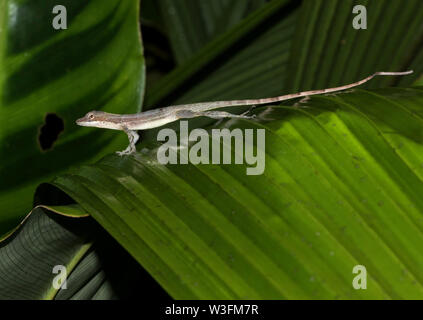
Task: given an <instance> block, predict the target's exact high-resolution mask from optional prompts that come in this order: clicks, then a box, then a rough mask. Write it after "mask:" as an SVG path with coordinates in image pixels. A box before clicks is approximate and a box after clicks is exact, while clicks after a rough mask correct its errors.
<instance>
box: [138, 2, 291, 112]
mask: <svg viewBox="0 0 423 320" xmlns="http://www.w3.org/2000/svg"><path fill="white" fill-rule="evenodd" d="M292 10H293V8H292V5H291V2H290V1H289V0H274V1H270V2H269V3H267V4H265V5H263V6H262V7H260V8H259V9H257V10H255V11H254V12H252V13H251V14H250V15H248V16H247V17H246V18H245V19H243V20H242V21H241V22H240V23H238V24H236V25H235V26H234V27H232V28H230V29H229V30H228V31H226V32H224V33H223V34H221V35H219V36H216V37H215V38H213V40H211V41H210V42H208V43H207V44H206V45H204V46H203V47H201V49H199V50H198V51H197V52H196V53H195V55H193V56H192V57H191V58H190V59H189V60H187V61H186V62H185V63H183V64H181V65H180V66H178V67H177V68H175V70H173V71H172V72H171V73H169V74H168V75H167V76H165V77H164V78H162V79H160V81H157V83H155V85H154V86H153V87H152V88H151V89H150V90H149V92H147V94H146V101H145V105H146V107H147V108H152V107H157V106H158V105H159V104H164V105H166V104H167V105H169V101H174V100H176V99H175V96H176V97H177V98H178V96H179V95H181V93H185V90H182V88H183V87H184V86H185V87H187V86H188V87H192V86H193V84H194V85H195V84H197V83H198V82H199V79H198V78H196V77H197V76H200V80H205V79H207V78H208V76H209V74H210V72H209V70H214V71H216V69H220V70H217V71H216V73H217V74H218V75H216V78H217V77H218V76H219V77H223V72H225V69H223V68H222V67H225V68H226V67H227V66H228V65H230V62H231V61H234V62H235V65H234V68H232V71H231V72H230V73H229V72H227V73H225V74H226V76H227V77H231V76H232V77H234V78H238V76H239V75H241V76H242V75H243V73H244V72H245V71H246V70H245V69H241V68H240V67H241V62H243V63H245V65H243V67H246V68H251V70H250V73H249V74H248V75H247V77H246V78H245V79H246V80H251V79H254V76H263V75H266V71H268V70H269V69H270V68H272V70H273V71H274V72H275V69H278V68H279V69H278V70H277V71H279V73H276V77H277V78H276V79H272V78H271V77H270V76H269V77H268V78H266V80H270V79H272V81H275V80H276V82H274V83H276V84H273V85H272V86H276V85H278V83H277V80H279V79H280V78H281V73H283V72H284V62H285V61H286V59H287V57H285V56H284V53H285V51H286V50H287V49H289V42H290V37H289V35H291V34H292V31H293V30H291V23H292V20H291V21H287V22H285V21H282V20H283V19H284V18H285V17H286V11H287V12H288V14H289V13H291V12H292ZM268 20H269V21H268ZM254 31H256V32H257V33H256V34H255V33H254ZM272 31H274V33H272ZM277 31H280V33H279V34H278V33H277ZM266 32H268V34H267V35H266V34H265V33H266ZM269 34H272V36H271V37H270V36H269ZM277 40H279V41H281V40H282V41H283V42H282V43H280V42H279V43H277V42H276V41H277ZM285 41H287V42H285ZM263 44H265V45H266V47H265V48H264V49H263V48H261V47H260V45H263ZM271 44H274V45H275V49H273V48H272V46H271ZM237 45H238V47H237ZM249 45H251V46H254V48H252V49H251V50H249V49H247V48H246V47H247V46H249ZM242 48H245V50H242ZM269 48H272V49H270V53H269V57H271V58H272V60H271V61H270V63H269V64H263V63H262V61H260V59H258V60H251V61H249V62H248V59H247V58H251V54H254V53H255V54H257V53H258V54H260V55H261V54H262V53H265V52H266V49H268V50H269ZM234 53H235V55H236V54H239V56H236V57H235V58H234V59H233V60H231V59H228V58H227V57H228V56H227V55H229V57H232V55H234ZM272 53H273V54H272ZM225 54H227V55H225ZM219 58H220V59H221V61H220V62H219ZM257 58H259V57H257ZM281 61H282V63H281V65H278V63H279V62H281ZM204 71H205V73H203V74H202V75H201V74H200V73H201V72H204ZM263 73H264V74H263ZM212 76H214V75H212ZM273 76H275V74H273ZM213 78H214V77H213ZM216 78H215V79H216ZM225 79H226V80H227V78H225ZM256 83H257V82H256V81H254V84H256ZM228 87H229V86H228ZM251 87H253V84H251ZM251 87H250V88H251ZM280 87H281V86H280ZM231 89H233V86H231ZM222 91H223V90H221V92H220V93H222ZM245 91H246V90H245ZM198 92H201V90H200V89H199V90H198ZM255 92H258V90H257V91H255ZM208 96H210V93H208ZM196 98H198V97H196ZM217 98H218V97H216V96H214V99H217ZM214 99H213V100H214ZM183 101H185V100H183ZM191 102H192V101H191Z"/></svg>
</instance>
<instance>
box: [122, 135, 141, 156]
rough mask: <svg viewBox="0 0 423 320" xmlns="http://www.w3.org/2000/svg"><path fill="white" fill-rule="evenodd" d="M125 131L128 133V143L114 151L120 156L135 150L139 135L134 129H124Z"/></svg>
mask: <svg viewBox="0 0 423 320" xmlns="http://www.w3.org/2000/svg"><path fill="white" fill-rule="evenodd" d="M124 131H125V133H126V134H127V135H128V140H129V145H128V147H127V148H126V149H125V150H123V151H117V152H116V153H117V154H118V155H120V156H124V155H130V154H132V153H134V152H135V151H136V148H135V144H136V143H137V141H138V139H139V138H140V136H139V135H138V133H137V132H136V131H134V130H129V129H124Z"/></svg>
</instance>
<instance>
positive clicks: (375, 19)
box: [285, 0, 423, 92]
mask: <svg viewBox="0 0 423 320" xmlns="http://www.w3.org/2000/svg"><path fill="white" fill-rule="evenodd" d="M355 5H364V6H365V7H366V9H367V29H365V30H363V29H359V30H356V29H354V28H353V25H352V22H353V19H354V17H355V16H356V15H357V14H353V13H352V9H353V7H354V6H355ZM299 17H300V18H299V20H298V23H297V30H296V33H295V36H294V40H293V44H292V52H291V58H290V62H289V65H290V69H289V71H288V74H289V75H290V76H291V77H290V79H289V81H288V82H286V88H285V89H286V90H288V91H290V92H297V91H305V90H314V89H323V88H327V87H334V86H337V85H342V84H347V83H351V82H354V81H357V80H359V79H361V78H364V77H366V76H368V75H370V74H373V73H374V72H377V71H405V70H408V69H416V70H415V71H416V72H415V74H414V76H411V77H406V78H401V79H399V78H387V77H385V78H378V79H375V80H374V81H372V82H371V83H369V84H368V85H367V86H368V87H373V88H375V87H380V86H387V85H390V84H391V85H392V84H395V83H397V82H398V81H401V85H402V86H406V85H410V84H411V83H412V82H413V80H414V79H415V78H416V77H417V76H418V74H421V72H422V68H423V65H422V63H421V62H422V61H421V60H422V59H421V58H422V57H420V58H418V59H417V58H416V56H418V55H420V56H421V39H422V36H423V29H422V21H423V2H422V1H419V0H410V1H407V5H404V2H403V1H400V0H393V1H389V0H388V1H387V0H380V1H368V0H366V1H357V0H345V1H338V0H316V1H303V5H302V8H301V12H300V15H299Z"/></svg>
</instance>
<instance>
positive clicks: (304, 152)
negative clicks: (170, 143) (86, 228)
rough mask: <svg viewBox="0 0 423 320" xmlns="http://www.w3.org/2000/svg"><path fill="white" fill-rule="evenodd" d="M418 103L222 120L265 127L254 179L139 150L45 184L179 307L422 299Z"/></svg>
mask: <svg viewBox="0 0 423 320" xmlns="http://www.w3.org/2000/svg"><path fill="white" fill-rule="evenodd" d="M422 104H423V88H413V89H411V88H410V89H381V90H374V91H363V90H355V91H354V92H352V93H344V94H338V95H330V96H322V97H315V98H312V99H311V100H309V101H307V102H303V103H301V104H299V105H298V107H297V108H292V107H282V106H281V107H277V106H274V107H271V108H261V109H259V110H257V114H258V119H259V120H260V121H259V122H256V121H245V120H243V121H236V122H234V121H230V122H227V123H226V124H225V125H224V127H228V128H230V129H232V128H235V127H237V128H241V129H247V128H256V129H265V130H266V148H265V151H266V167H265V171H264V174H263V175H258V176H248V175H246V166H244V165H196V166H195V165H192V164H188V165H168V166H163V165H160V164H159V163H158V162H157V158H156V151H157V150H156V149H154V148H151V145H145V146H144V149H143V152H140V153H137V154H136V155H135V156H130V157H125V158H120V157H117V156H108V157H106V158H104V159H103V160H101V161H100V162H99V163H98V164H96V165H90V166H84V167H82V168H80V169H79V170H75V171H73V172H72V174H68V175H64V176H61V177H58V178H57V179H55V180H54V185H55V186H57V187H58V188H60V189H61V190H63V191H65V192H66V193H67V194H68V195H69V196H71V197H72V198H73V199H75V200H76V201H78V203H79V204H80V205H81V206H82V207H83V208H84V209H85V210H87V211H88V212H90V214H91V215H92V216H93V217H94V218H95V219H96V220H97V221H98V222H99V223H100V224H101V225H102V226H103V227H104V228H105V229H106V230H107V231H108V232H109V233H110V234H111V235H112V236H113V237H114V238H115V239H117V240H118V241H119V243H120V244H121V245H122V246H123V247H124V248H125V249H126V250H128V251H129V252H130V253H131V255H132V256H134V257H135V258H136V259H137V261H138V262H139V263H141V264H142V265H143V266H144V267H145V268H146V269H147V270H148V271H149V273H150V274H151V275H152V276H153V277H154V278H155V279H156V280H157V281H158V282H159V283H160V284H161V285H162V286H163V287H164V288H165V289H166V291H168V292H169V294H170V295H171V296H172V297H174V298H178V299H190V298H193V299H194V298H201V299H213V298H216V299H224V298H229V299H239V298H241V299H252V298H260V299H263V298H269V299H305V298H314V299H332V298H339V299H361V298H367V299H370V298H371V299H386V298H394V299H399V298H408V299H410V298H411V299H421V298H422V297H423V254H422V252H423V251H422V249H423V248H422V243H423V232H422V231H423V222H422V221H423V220H422V219H421V215H422V212H423V201H422V198H421V194H422V193H423V181H422V178H423V166H422V163H423V146H422V142H423V141H422V139H423V130H422V128H423V126H422V120H423V119H422V116H423V111H422V108H421V105H422ZM147 147H148V148H150V149H149V151H148V150H147V149H145V148H147ZM226 147H228V146H226ZM232 155H234V152H232ZM356 265H364V266H365V267H366V268H367V272H368V280H367V290H355V289H354V288H353V287H352V285H351V283H352V279H353V277H354V276H355V275H354V274H353V273H352V270H353V268H354V266H356Z"/></svg>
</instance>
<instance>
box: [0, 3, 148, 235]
mask: <svg viewBox="0 0 423 320" xmlns="http://www.w3.org/2000/svg"><path fill="white" fill-rule="evenodd" d="M57 4H58V3H57V1H53V0H7V1H1V3H0V157H1V159H2V162H1V165H0V177H1V178H0V207H1V208H2V212H1V215H0V235H1V234H3V233H5V232H6V231H8V230H10V229H11V228H12V227H14V226H15V225H16V224H17V223H18V221H19V219H21V218H23V216H22V213H23V212H28V211H29V210H30V209H31V207H32V206H31V205H32V196H33V194H34V191H35V188H36V186H37V185H38V184H39V183H40V182H42V181H44V180H46V179H50V178H51V177H52V176H53V175H54V174H57V173H59V172H62V171H65V170H67V169H68V168H69V167H70V166H72V165H74V164H76V163H81V162H85V161H90V160H91V161H93V160H95V159H99V158H101V157H102V156H103V155H104V154H107V153H110V152H112V151H114V150H116V149H118V148H122V147H123V145H124V143H126V137H125V136H124V135H116V134H114V133H112V132H107V131H101V130H91V129H81V128H77V126H76V125H75V119H77V118H79V117H81V116H82V115H84V114H85V113H86V112H88V111H89V110H92V109H102V110H107V111H112V112H116V113H130V112H135V111H137V110H139V109H140V106H141V103H142V95H143V88H144V60H143V56H142V49H141V43H140V36H139V31H138V5H139V2H138V1H136V0H128V1H118V0H110V1H103V0H93V1H89V2H87V1H85V0H64V1H61V2H60V4H61V5H64V6H65V7H66V9H67V24H68V28H67V29H66V30H55V29H54V28H53V26H52V20H53V18H54V17H55V14H53V13H52V9H53V7H54V6H56V5H57ZM52 132H54V133H55V134H52ZM45 136H47V137H50V138H49V139H50V140H48V141H46V139H45ZM55 136H57V139H56V140H54V137H55Z"/></svg>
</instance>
